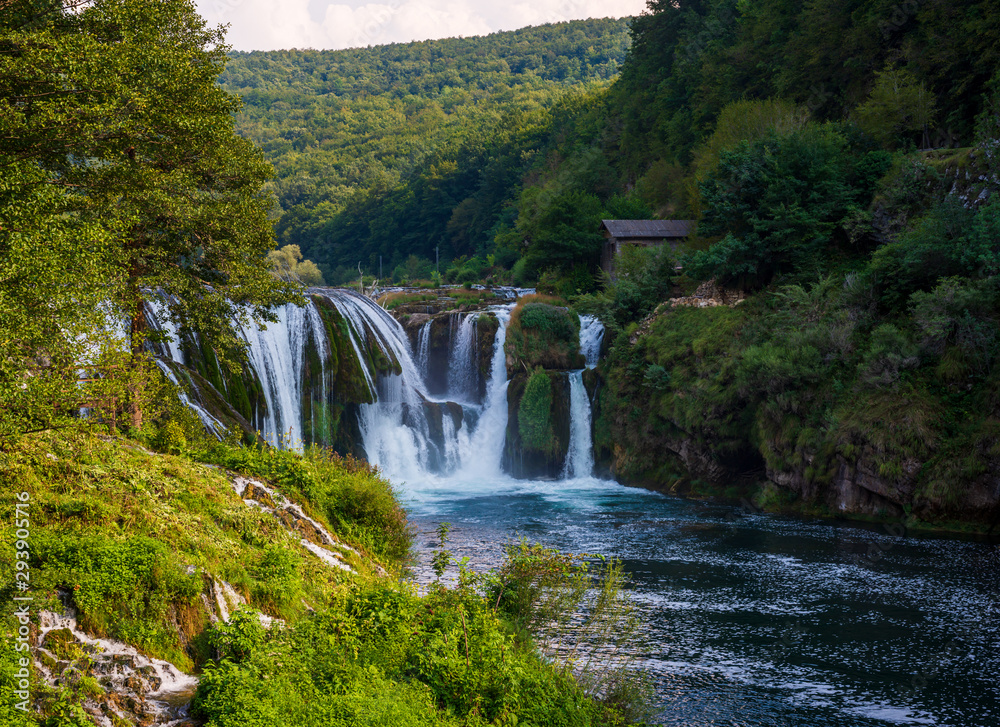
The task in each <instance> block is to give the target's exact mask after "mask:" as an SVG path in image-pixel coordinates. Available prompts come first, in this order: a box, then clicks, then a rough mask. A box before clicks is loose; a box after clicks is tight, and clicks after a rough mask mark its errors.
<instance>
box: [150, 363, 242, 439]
mask: <svg viewBox="0 0 1000 727" xmlns="http://www.w3.org/2000/svg"><path fill="white" fill-rule="evenodd" d="M154 360H155V363H156V365H157V366H158V367H159V369H160V371H162V372H163V375H164V376H166V377H167V380H168V381H169V382H170V383H171V384H173V385H174V386H176V387H178V389H179V391H178V392H177V398H178V399H180V400H181V404H184V406H187V407H189V408H190V409H191V410H192V411H193V412H194V413H195V414H197V415H198V418H199V419H201V423H202V424H204V425H205V429H207V430H208V431H210V432H211V433H212V434H214V435H215V436H216V437H217V438H218V439H220V440H221V439H222V433H223V432H224V431H225V430H226V425H225V424H223V423H222V422H220V421H219V420H218V419H216V418H215V417H214V416H212V415H211V413H210V412H209V411H208V410H207V409H205V407H203V406H201V405H200V404H199V403H198V402H196V401H192V400H191V397H189V396H188V395H187V393H186V392H185V391H184V387H183V386H182V385H181V382H180V379H178V378H177V375H176V374H174V372H173V371H172V370H171V368H170V364H168V363H166V362H165V361H163V360H162V359H154Z"/></svg>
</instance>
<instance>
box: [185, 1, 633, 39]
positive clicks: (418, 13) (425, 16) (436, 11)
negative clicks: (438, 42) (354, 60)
mask: <svg viewBox="0 0 1000 727" xmlns="http://www.w3.org/2000/svg"><path fill="white" fill-rule="evenodd" d="M195 5H197V7H198V10H199V11H200V12H201V14H202V16H204V17H205V19H206V20H208V21H209V23H211V24H212V25H216V24H220V23H224V24H228V25H229V26H230V28H229V34H228V39H229V44H230V45H232V46H233V48H235V49H236V50H277V49H280V48H320V49H327V48H332V49H337V48H355V47H358V46H367V45H379V44H382V43H397V42H406V41H411V40H427V39H430V38H450V37H455V36H460V35H462V36H470V35H485V34H487V33H493V32H495V31H498V30H514V29H516V28H523V27H525V26H527V25H539V24H541V23H551V22H557V21H560V20H573V19H579V18H605V17H622V16H624V15H637V14H638V13H640V12H641V11H642V10H643V9H644V8H645V7H646V2H645V0H510V1H509V2H481V1H477V0H381V1H380V2H370V1H368V0H195Z"/></svg>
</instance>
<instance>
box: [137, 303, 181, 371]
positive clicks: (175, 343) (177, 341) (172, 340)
mask: <svg viewBox="0 0 1000 727" xmlns="http://www.w3.org/2000/svg"><path fill="white" fill-rule="evenodd" d="M146 304H147V305H148V306H149V309H150V311H151V312H152V315H151V316H149V324H150V326H151V327H152V328H153V329H154V330H156V331H157V332H159V333H162V334H163V336H164V338H165V339H166V340H165V341H164V342H163V345H164V346H165V347H166V351H167V353H168V354H169V355H170V358H171V360H173V361H174V362H175V363H179V364H183V363H184V351H183V349H182V348H181V334H180V331H178V330H177V325H176V324H175V323H174V322H173V321H172V320H171V319H170V311H168V310H167V306H166V305H164V304H163V302H162V301H161V300H159V299H158V298H155V297H154V298H151V299H150V300H148V301H147V302H146Z"/></svg>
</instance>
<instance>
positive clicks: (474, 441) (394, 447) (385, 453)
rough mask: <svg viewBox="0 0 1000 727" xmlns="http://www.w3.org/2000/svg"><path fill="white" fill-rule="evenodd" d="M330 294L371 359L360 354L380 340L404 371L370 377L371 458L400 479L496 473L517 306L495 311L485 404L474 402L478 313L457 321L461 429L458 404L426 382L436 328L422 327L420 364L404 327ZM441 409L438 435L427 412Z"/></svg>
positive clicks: (367, 427) (367, 446)
mask: <svg viewBox="0 0 1000 727" xmlns="http://www.w3.org/2000/svg"><path fill="white" fill-rule="evenodd" d="M326 295H327V297H328V298H329V300H331V301H332V302H333V303H334V305H336V306H337V309H338V310H339V311H340V312H341V313H342V315H343V316H344V318H345V319H347V320H348V322H349V324H350V328H351V333H352V343H353V345H354V347H355V351H356V352H357V353H358V356H359V359H360V360H361V361H362V362H363V361H365V358H364V357H363V356H362V353H361V352H362V350H363V349H364V347H365V346H366V345H367V344H368V343H369V342H370V341H369V337H370V336H374V337H375V341H374V343H376V344H377V345H378V346H379V347H380V348H381V349H382V350H383V351H386V352H387V353H389V354H391V355H392V357H393V358H394V359H395V360H396V361H397V362H398V363H399V367H400V373H398V374H387V375H382V376H379V377H377V380H376V379H375V377H372V379H370V381H371V383H372V385H373V390H374V391H375V393H376V395H377V396H376V401H375V402H374V403H372V404H364V405H362V406H361V407H360V414H359V428H360V430H361V440H362V446H363V447H364V450H365V454H366V455H367V458H368V461H369V462H371V463H372V464H374V465H377V466H378V467H379V468H380V469H382V471H383V472H385V473H386V474H388V475H389V476H390V477H391V478H393V479H394V480H397V481H413V480H416V479H421V480H422V479H426V478H427V477H428V476H429V475H453V474H456V473H461V474H462V475H463V476H464V475H469V476H476V475H485V476H488V475H498V474H499V473H500V459H501V455H502V451H503V441H504V436H505V432H506V428H507V368H506V361H505V354H504V350H503V348H504V342H505V340H506V324H507V321H508V320H509V318H510V311H511V308H512V307H513V306H512V305H504V306H497V307H495V308H494V309H491V311H490V312H491V313H492V314H493V315H495V316H496V317H497V319H498V321H499V323H500V325H499V327H498V329H497V333H496V336H495V337H494V342H493V357H492V361H491V375H490V380H489V383H488V387H487V393H486V398H485V401H484V402H483V403H482V404H481V405H480V404H477V403H475V399H476V398H478V397H477V396H476V395H475V393H476V388H478V376H479V374H478V370H477V369H478V366H477V362H476V358H475V352H476V348H477V347H476V345H475V344H476V333H477V323H478V320H479V315H480V313H478V312H476V313H473V314H469V315H466V316H464V317H462V318H461V319H460V320H456V321H453V324H454V329H453V332H454V337H453V345H454V348H453V351H452V356H451V362H450V369H451V372H453V374H454V375H453V376H452V375H450V376H449V379H450V380H451V381H452V382H453V394H461V395H463V396H462V397H461V398H462V399H463V402H462V409H463V411H464V415H463V417H461V422H460V423H457V424H456V420H455V419H453V417H452V414H451V411H452V410H451V409H449V406H450V407H455V405H454V404H449V402H447V401H443V400H436V399H434V398H432V397H431V396H430V395H429V394H428V393H427V387H426V384H425V382H424V378H423V374H424V373H425V368H426V359H427V346H429V344H428V339H429V337H430V323H427V324H424V326H423V327H422V328H421V331H420V333H419V335H418V338H417V348H418V351H420V357H419V358H418V361H419V363H418V362H416V361H414V356H413V353H412V351H411V348H410V341H409V339H408V338H407V336H406V333H405V331H404V330H403V327H402V326H401V325H400V324H399V323H398V322H397V321H396V320H395V319H394V318H392V316H390V315H389V314H388V313H386V312H385V311H384V310H383V309H382V308H380V307H379V306H378V305H376V304H375V303H373V302H371V301H370V300H368V299H366V298H361V297H360V296H355V295H353V294H350V293H346V292H340V291H337V293H336V294H332V293H327V294H326ZM456 318H457V317H456ZM474 387H475V388H474ZM454 398H459V397H454ZM435 408H436V409H437V413H436V415H435V416H440V422H441V427H440V430H439V431H438V432H437V434H436V435H435V434H433V433H432V427H431V423H432V422H431V419H430V417H429V415H428V410H434V409H435ZM456 417H457V415H456Z"/></svg>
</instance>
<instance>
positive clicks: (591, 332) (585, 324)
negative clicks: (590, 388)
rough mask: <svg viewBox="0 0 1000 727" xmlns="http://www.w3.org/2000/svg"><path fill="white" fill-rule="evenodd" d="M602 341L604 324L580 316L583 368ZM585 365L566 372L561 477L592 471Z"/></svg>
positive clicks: (596, 357) (598, 351) (594, 361)
mask: <svg viewBox="0 0 1000 727" xmlns="http://www.w3.org/2000/svg"><path fill="white" fill-rule="evenodd" d="M602 343H604V324H603V323H601V322H600V321H599V320H598V319H597V318H595V317H594V316H580V353H582V354H583V357H584V359H585V360H586V362H587V368H588V369H592V368H594V367H595V366H597V362H598V360H599V359H600V356H601V344H602ZM584 370H585V369H579V370H578V371H571V372H570V374H569V397H570V399H569V421H570V435H569V450H568V451H567V452H566V464H565V465H563V472H562V476H563V479H570V478H572V477H576V478H580V477H591V476H592V475H593V474H594V437H593V434H592V432H591V427H592V421H593V413H592V412H591V408H590V395H589V394H588V393H587V387H586V386H584V384H583V372H584Z"/></svg>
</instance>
